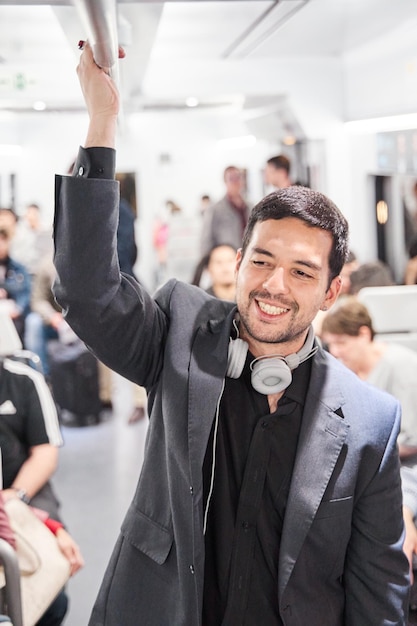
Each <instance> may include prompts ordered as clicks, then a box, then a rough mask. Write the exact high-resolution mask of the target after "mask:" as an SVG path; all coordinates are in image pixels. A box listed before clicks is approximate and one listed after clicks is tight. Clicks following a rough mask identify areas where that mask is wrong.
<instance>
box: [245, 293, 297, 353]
mask: <svg viewBox="0 0 417 626" xmlns="http://www.w3.org/2000/svg"><path fill="white" fill-rule="evenodd" d="M262 297H265V299H268V300H273V298H271V296H270V295H267V296H266V295H265V294H261V293H259V292H252V293H250V294H249V299H248V305H247V307H245V309H244V310H241V309H240V308H239V316H240V323H241V325H242V326H243V328H244V330H245V334H246V335H248V336H249V337H250V338H251V339H253V340H254V341H257V342H260V343H268V344H275V343H276V344H281V343H287V342H291V341H294V340H295V339H297V338H298V337H300V336H302V335H303V334H304V333H305V331H306V328H308V325H307V327H306V325H305V324H302V323H297V322H296V321H295V318H296V315H297V312H298V310H299V307H298V305H297V304H296V303H294V302H291V303H289V302H284V301H283V300H282V298H281V299H280V300H279V301H277V306H282V305H284V306H286V307H287V308H288V309H290V311H291V313H290V315H291V317H290V319H289V321H288V322H287V323H286V328H284V329H278V328H276V327H275V326H274V323H273V322H271V323H270V324H268V322H264V323H263V322H261V321H258V322H257V325H262V327H261V328H260V329H259V330H258V329H257V328H255V324H253V323H252V320H251V315H250V312H249V311H250V306H251V304H252V302H253V301H254V300H255V298H262ZM255 306H256V305H255ZM286 315H287V314H286Z"/></svg>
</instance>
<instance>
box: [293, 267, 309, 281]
mask: <svg viewBox="0 0 417 626" xmlns="http://www.w3.org/2000/svg"><path fill="white" fill-rule="evenodd" d="M294 273H295V275H296V276H298V277H299V278H303V279H305V280H311V279H313V278H314V276H312V275H311V274H307V273H306V272H304V271H303V270H298V269H296V270H294Z"/></svg>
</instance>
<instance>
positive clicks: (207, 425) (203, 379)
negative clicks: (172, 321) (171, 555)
mask: <svg viewBox="0 0 417 626" xmlns="http://www.w3.org/2000/svg"><path fill="white" fill-rule="evenodd" d="M232 320H233V312H232V313H231V314H229V315H228V317H227V318H226V319H225V320H223V321H222V322H219V323H210V322H209V323H208V324H207V325H204V326H202V327H200V328H199V329H198V330H197V333H196V336H195V339H194V342H193V347H192V351H191V360H190V372H189V394H188V445H189V458H190V466H191V477H192V481H193V487H194V490H195V489H196V488H197V489H198V488H200V489H201V488H202V471H201V468H202V466H203V461H204V455H205V453H206V448H207V442H208V439H209V436H210V431H211V427H212V423H213V418H214V416H215V414H216V407H217V403H218V401H219V399H220V396H221V393H222V390H223V380H224V377H225V375H226V369H227V348H228V345H229V337H230V328H231V324H232ZM194 493H195V491H194Z"/></svg>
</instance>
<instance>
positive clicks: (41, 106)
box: [32, 100, 46, 111]
mask: <svg viewBox="0 0 417 626" xmlns="http://www.w3.org/2000/svg"><path fill="white" fill-rule="evenodd" d="M32 107H33V108H34V109H35V111H45V109H46V104H45V102H44V101H43V100H36V102H34V103H33V104H32Z"/></svg>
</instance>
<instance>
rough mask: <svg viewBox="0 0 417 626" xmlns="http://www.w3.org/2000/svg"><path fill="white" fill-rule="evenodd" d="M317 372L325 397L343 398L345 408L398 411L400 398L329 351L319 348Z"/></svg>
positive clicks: (372, 413)
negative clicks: (360, 376) (363, 377)
mask: <svg viewBox="0 0 417 626" xmlns="http://www.w3.org/2000/svg"><path fill="white" fill-rule="evenodd" d="M313 375H314V377H315V380H316V386H317V379H318V380H319V381H321V382H320V383H319V384H320V385H321V388H322V395H323V398H324V399H326V398H331V399H332V401H333V404H334V403H335V399H336V398H339V399H340V400H341V406H342V405H343V406H344V409H343V410H344V411H349V410H350V409H352V411H354V412H356V413H360V414H362V415H363V414H365V413H366V414H368V415H376V416H377V415H378V414H380V415H395V414H397V412H398V410H399V402H398V400H397V399H396V398H394V396H392V395H391V394H389V393H388V392H386V391H384V390H382V389H379V388H378V387H375V386H374V385H371V384H369V383H368V382H366V381H364V380H361V379H360V378H359V376H357V375H356V374H355V373H354V372H352V370H350V369H349V368H348V367H346V366H345V365H343V363H341V362H340V361H338V360H337V359H335V358H334V357H333V356H332V355H331V354H330V353H329V352H327V351H326V350H323V349H322V348H320V349H319V351H318V352H317V354H316V356H315V357H314V368H313Z"/></svg>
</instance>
